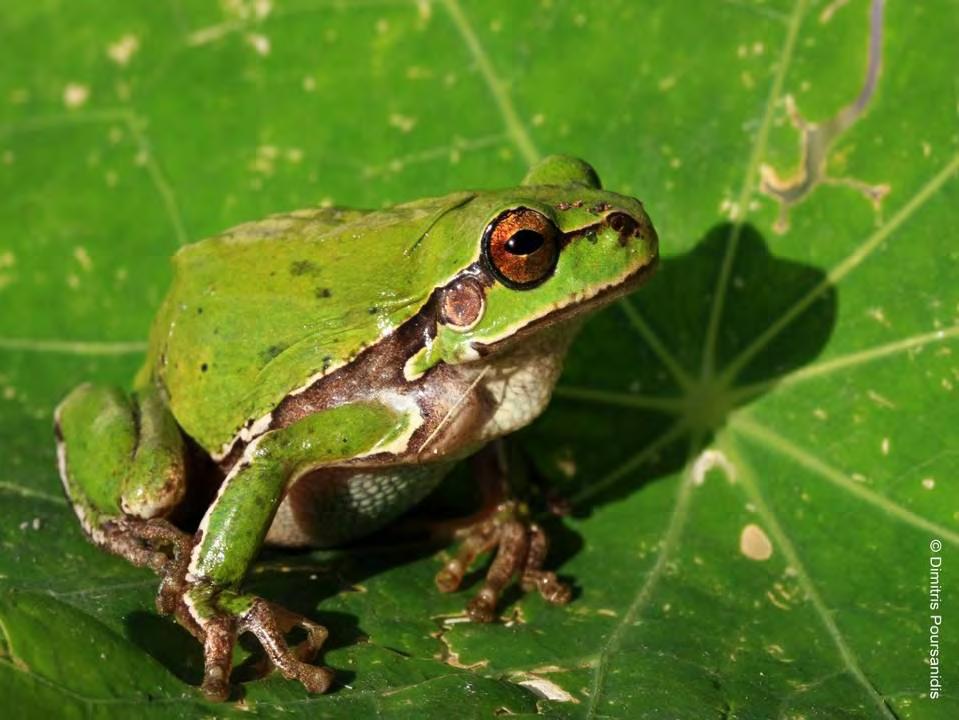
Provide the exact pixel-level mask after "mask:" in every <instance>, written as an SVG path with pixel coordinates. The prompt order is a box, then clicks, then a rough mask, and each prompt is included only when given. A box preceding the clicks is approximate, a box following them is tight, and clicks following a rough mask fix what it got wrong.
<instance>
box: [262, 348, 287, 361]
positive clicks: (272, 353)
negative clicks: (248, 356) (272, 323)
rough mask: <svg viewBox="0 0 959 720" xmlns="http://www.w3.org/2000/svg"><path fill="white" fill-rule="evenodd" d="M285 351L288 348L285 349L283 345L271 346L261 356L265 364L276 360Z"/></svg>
mask: <svg viewBox="0 0 959 720" xmlns="http://www.w3.org/2000/svg"><path fill="white" fill-rule="evenodd" d="M285 349H286V348H284V347H283V346H282V345H270V347H268V348H267V349H266V350H264V351H263V352H262V353H260V355H261V357H262V358H263V360H264V361H265V362H269V361H270V360H272V359H273V358H275V357H276V356H277V355H279V354H280V353H281V352H283V351H284V350H285Z"/></svg>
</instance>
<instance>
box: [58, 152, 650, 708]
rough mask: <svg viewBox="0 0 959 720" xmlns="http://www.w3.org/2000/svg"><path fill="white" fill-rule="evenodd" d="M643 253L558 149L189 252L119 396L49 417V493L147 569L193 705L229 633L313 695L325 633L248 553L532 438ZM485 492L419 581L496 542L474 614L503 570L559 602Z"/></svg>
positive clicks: (623, 215) (315, 538)
mask: <svg viewBox="0 0 959 720" xmlns="http://www.w3.org/2000/svg"><path fill="white" fill-rule="evenodd" d="M657 259H658V241H657V237H656V232H655V230H654V229H653V226H652V223H651V222H650V220H649V217H648V216H647V215H646V212H645V211H644V209H643V206H642V204H641V203H640V202H639V201H638V200H636V199H634V198H632V197H627V196H624V195H618V194H616V193H612V192H608V191H605V190H603V189H602V187H601V185H600V182H599V179H598V177H597V175H596V172H595V171H594V170H593V168H592V167H590V166H589V165H588V164H586V163H585V162H583V161H581V160H578V159H575V158H571V157H566V156H551V157H547V158H545V159H543V160H542V161H540V162H539V163H538V164H536V165H535V166H534V167H533V168H532V169H531V170H530V171H529V172H528V174H527V175H526V177H525V178H524V180H523V182H522V184H521V185H520V186H519V187H515V188H511V189H507V190H495V191H479V192H458V193H453V194H451V195H446V196H443V197H435V198H428V199H423V200H417V201H414V202H409V203H405V204H402V205H397V206H395V207H392V208H389V209H385V210H376V211H364V210H346V209H338V208H317V209H309V210H302V211H296V212H291V213H287V214H284V215H276V216H272V217H269V218H267V219H265V220H262V221H258V222H252V223H247V224H244V225H240V226H238V227H235V228H233V229H231V230H227V231H226V232H224V233H222V234H220V235H217V236H215V237H212V238H209V239H206V240H203V241H201V242H197V243H195V244H191V245H188V246H185V247H183V248H182V249H181V250H179V251H178V252H177V253H176V255H175V256H174V258H173V265H174V273H173V282H172V287H171V288H170V291H169V293H168V295H167V296H166V299H165V300H164V302H163V303H162V305H161V307H160V309H159V311H158V313H157V315H156V318H155V321H154V323H153V327H152V331H151V334H150V339H149V346H148V351H147V357H146V362H145V364H144V366H143V368H142V370H141V371H140V372H139V373H138V375H137V376H136V378H135V380H134V383H133V391H132V392H126V391H124V390H122V389H119V388H115V387H108V386H102V385H92V384H86V385H82V386H80V387H78V388H77V389H75V390H74V391H73V392H72V393H71V394H70V395H69V396H67V398H66V399H64V400H63V402H62V403H61V404H60V406H59V407H58V408H57V411H56V414H55V425H56V427H55V430H56V437H57V446H58V460H59V469H60V476H61V478H62V480H63V485H64V488H65V491H66V494H67V497H68V498H69V500H70V503H71V505H72V507H73V508H74V510H75V511H76V515H77V517H78V518H79V520H80V523H81V525H82V527H83V529H84V531H85V532H86V534H87V535H88V536H89V537H90V539H91V540H92V541H93V542H94V543H96V544H97V545H99V546H101V547H102V548H104V549H106V550H108V551H110V552H112V553H115V554H117V555H120V556H122V557H124V558H126V559H127V560H129V561H131V562H133V563H134V564H136V565H140V566H145V567H149V568H152V569H153V570H154V571H156V572H157V573H158V574H159V575H160V576H161V582H160V588H159V592H158V595H157V607H158V610H159V611H160V612H162V613H165V614H170V615H172V616H174V617H175V618H176V620H177V621H178V622H179V623H180V624H181V625H182V626H183V627H185V628H186V629H187V630H188V631H190V632H191V633H192V634H193V635H194V636H195V637H196V639H197V640H198V641H199V642H200V643H202V645H203V650H204V658H205V661H204V679H203V685H202V690H203V692H204V693H205V695H206V696H207V697H208V698H210V699H211V700H223V699H225V698H227V697H228V695H229V693H230V671H231V658H232V651H233V647H234V644H235V642H236V638H237V636H238V635H239V634H241V633H252V634H253V635H254V636H255V637H256V638H257V639H258V641H259V642H260V644H261V645H262V646H263V648H264V650H265V653H266V655H267V657H268V658H269V660H270V661H271V662H272V664H273V666H274V667H276V668H277V669H278V670H279V671H280V672H281V673H282V674H283V675H284V676H286V677H288V678H290V679H296V680H298V681H299V682H301V683H302V684H303V685H304V686H305V687H306V688H307V690H309V691H311V692H324V691H325V690H327V689H328V688H329V686H330V684H331V682H332V679H333V674H332V671H330V670H329V669H328V668H326V667H323V666H322V665H319V664H316V663H315V662H314V660H315V656H316V654H317V652H318V650H319V648H320V645H321V644H322V642H323V640H324V639H325V637H326V635H327V632H326V630H325V628H323V627H322V626H320V625H319V624H317V623H315V622H313V621H311V620H309V619H308V618H305V617H303V616H301V615H298V614H295V613H292V612H290V611H288V610H286V609H284V608H282V607H279V606H278V605H276V604H273V603H270V602H268V601H267V600H265V599H263V598H260V597H257V596H255V595H252V594H249V593H246V592H244V590H243V580H244V576H245V575H246V574H247V571H248V570H249V568H250V566H251V564H252V563H253V562H254V560H255V558H256V556H257V554H258V552H259V551H260V549H261V547H262V546H263V545H264V543H268V544H272V545H279V546H287V547H296V546H312V547H328V546H336V545H342V544H344V543H347V542H349V541H351V540H353V539H356V538H359V537H362V536H364V535H366V534H368V533H371V532H373V531H375V530H377V529H379V528H381V527H383V526H384V525H386V524H387V523H389V522H390V521H392V520H394V519H395V518H397V516H399V515H400V514H401V513H403V512H404V511H406V510H407V509H409V508H410V507H412V506H413V505H415V504H416V503H417V502H419V501H420V500H421V499H423V498H424V497H425V496H426V495H427V494H428V493H430V491H431V490H433V488H435V487H436V485H437V483H438V482H439V481H440V480H441V478H442V477H443V476H444V474H445V473H447V472H448V471H449V470H450V468H451V467H452V465H453V464H454V463H456V462H457V461H459V460H462V459H464V458H466V457H468V456H470V455H473V454H475V453H477V452H478V451H480V450H481V449H482V448H484V447H486V446H488V445H489V444H490V443H493V442H494V441H496V440H497V439H498V438H501V437H503V436H504V435H507V434H509V433H512V432H514V431H515V430H517V429H519V428H521V427H523V426H525V425H527V424H528V423H529V422H531V421H532V420H533V419H534V418H535V417H536V416H537V415H539V414H540V413H541V412H542V411H543V409H544V408H545V407H546V405H547V403H548V402H549V399H550V395H551V393H552V391H553V388H554V386H555V384H556V381H557V379H558V377H559V374H560V371H561V369H562V364H563V358H564V356H565V354H566V351H567V348H568V347H569V344H570V341H571V339H572V338H573V336H574V334H575V332H576V330H577V329H578V327H579V326H580V324H581V321H582V320H583V318H584V317H585V316H587V315H588V314H589V313H592V312H595V311H596V310H597V309H599V308H601V307H603V306H605V305H607V304H608V303H610V302H611V301H612V300H614V299H615V298H618V297H620V296H622V295H623V294H625V293H628V292H630V291H631V290H633V289H634V288H636V287H638V286H639V285H640V284H641V283H642V282H643V281H644V280H645V279H646V278H647V277H649V275H650V274H651V272H652V271H653V269H654V268H655V266H656V262H657ZM494 474H495V473H494ZM488 482H490V481H488ZM501 499H502V502H499V503H498V504H497V503H493V504H492V505H491V506H490V507H491V508H492V509H491V511H490V512H489V513H487V515H486V516H485V517H483V518H480V519H478V520H477V521H476V522H475V524H474V525H472V526H471V527H470V528H468V529H467V531H466V532H463V533H461V536H462V537H463V538H464V539H463V542H462V545H461V547H460V550H459V551H458V554H457V555H456V556H455V557H454V558H453V559H452V560H450V561H449V562H448V563H447V564H446V566H445V567H443V568H442V569H441V570H440V572H439V574H438V575H437V585H438V587H439V589H440V590H443V591H446V592H450V591H453V590H455V589H457V588H458V586H459V584H460V582H461V580H462V579H463V576H464V574H465V573H466V572H467V570H468V569H469V566H470V564H471V563H473V562H474V561H475V560H476V559H477V558H478V557H479V556H480V555H481V554H483V553H486V552H491V551H492V552H495V558H494V560H493V561H492V563H491V565H490V567H489V570H488V573H487V576H486V579H485V582H484V584H483V586H482V588H481V589H480V590H479V592H478V593H477V594H476V596H475V597H474V598H473V599H472V600H471V601H470V603H469V606H468V613H469V616H470V617H471V618H472V619H474V620H477V621H491V620H493V619H495V617H496V606H497V602H498V600H499V598H500V595H501V592H502V591H503V589H504V588H505V587H506V586H507V585H508V584H509V583H510V582H512V581H513V579H518V580H519V583H520V585H521V587H522V588H523V589H524V590H534V589H535V590H537V591H538V592H539V593H540V594H541V595H542V596H543V597H544V598H545V599H546V600H547V601H549V602H552V603H557V604H561V603H565V602H567V601H568V600H569V599H570V591H569V588H568V586H567V585H565V584H564V583H563V582H561V581H560V580H559V579H558V578H557V577H556V575H555V574H554V573H553V572H550V571H547V570H544V569H543V564H544V560H545V557H546V554H547V546H548V543H547V538H546V535H545V533H544V532H543V530H542V528H541V527H540V526H538V525H537V524H536V523H534V522H532V521H531V520H530V518H529V515H528V513H527V512H524V505H523V503H519V502H517V501H515V500H514V499H511V498H508V497H506V498H501ZM191 512H192V513H194V517H195V518H196V519H195V520H194V522H193V524H192V525H191V524H190V523H189V522H184V520H183V518H188V517H189V516H190V513H191ZM296 628H300V629H302V630H304V631H305V633H306V640H305V641H303V642H302V643H301V644H299V645H297V646H292V647H291V646H290V645H289V644H288V643H287V641H286V637H287V634H288V633H289V632H291V631H292V630H294V629H296Z"/></svg>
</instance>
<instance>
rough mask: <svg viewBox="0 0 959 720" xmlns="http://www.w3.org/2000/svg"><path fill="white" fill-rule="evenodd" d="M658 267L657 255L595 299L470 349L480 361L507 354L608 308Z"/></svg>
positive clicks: (572, 305)
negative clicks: (549, 330) (556, 328)
mask: <svg viewBox="0 0 959 720" xmlns="http://www.w3.org/2000/svg"><path fill="white" fill-rule="evenodd" d="M658 267H659V255H657V256H656V257H654V258H653V259H652V260H650V261H649V262H648V263H646V264H645V265H642V266H640V267H639V268H637V269H636V270H633V271H632V272H631V273H629V274H628V275H626V276H625V277H624V278H622V279H621V280H620V281H619V282H615V283H612V284H610V285H607V286H606V287H604V288H602V289H601V290H599V291H598V292H597V293H596V294H595V295H592V296H590V297H588V298H585V299H582V300H580V301H578V302H571V303H569V304H567V305H564V306H562V307H557V308H555V309H554V310H552V311H550V312H547V313H546V314H545V315H542V316H540V317H538V318H536V319H535V320H532V321H530V322H529V323H527V324H526V325H524V326H523V327H522V328H520V329H519V330H517V331H516V332H514V333H512V334H511V335H510V336H509V337H506V338H503V339H501V340H495V341H493V342H490V343H482V342H473V343H471V345H472V348H473V349H474V350H475V351H476V352H477V353H478V354H479V355H480V357H486V356H488V355H492V354H494V353H498V352H501V351H503V350H507V349H508V348H510V347H512V346H513V344H514V343H517V342H522V341H525V340H527V339H528V338H529V337H530V336H531V335H536V334H537V333H539V332H541V331H543V330H545V329H546V328H548V327H552V326H558V325H564V324H566V323H570V324H573V323H575V322H576V321H577V320H580V319H582V318H583V316H585V315H587V314H589V313H591V312H594V311H596V310H598V309H600V308H602V307H604V306H606V305H609V304H610V303H611V302H613V301H614V300H617V299H618V298H621V297H622V296H624V295H628V294H629V293H631V292H633V291H634V290H637V289H638V288H639V287H641V286H642V285H644V284H645V283H646V281H647V280H649V278H650V277H652V275H653V274H654V273H655V272H656V270H657V268H658Z"/></svg>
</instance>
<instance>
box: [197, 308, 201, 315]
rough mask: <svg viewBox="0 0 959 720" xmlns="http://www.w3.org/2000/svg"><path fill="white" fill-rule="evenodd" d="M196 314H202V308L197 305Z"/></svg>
mask: <svg viewBox="0 0 959 720" xmlns="http://www.w3.org/2000/svg"><path fill="white" fill-rule="evenodd" d="M196 314H197V315H202V314H203V308H201V307H198V308H197V309H196Z"/></svg>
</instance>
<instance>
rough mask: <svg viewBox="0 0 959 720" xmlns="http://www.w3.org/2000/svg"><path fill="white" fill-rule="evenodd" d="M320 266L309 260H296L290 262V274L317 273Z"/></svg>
mask: <svg viewBox="0 0 959 720" xmlns="http://www.w3.org/2000/svg"><path fill="white" fill-rule="evenodd" d="M317 270H319V268H318V267H317V266H316V264H315V263H312V262H310V261H309V260H294V261H293V262H291V263H290V275H294V276H296V275H307V274H313V273H315V272H316V271H317Z"/></svg>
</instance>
